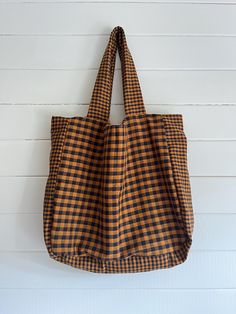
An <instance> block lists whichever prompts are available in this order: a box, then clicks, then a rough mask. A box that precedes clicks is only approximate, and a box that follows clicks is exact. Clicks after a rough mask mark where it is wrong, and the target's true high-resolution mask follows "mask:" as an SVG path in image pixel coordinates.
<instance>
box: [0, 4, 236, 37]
mask: <svg viewBox="0 0 236 314" xmlns="http://www.w3.org/2000/svg"><path fill="white" fill-rule="evenodd" d="M0 4H1V3H0ZM94 36H96V37H98V36H101V37H103V36H106V37H108V36H109V34H108V33H106V34H99V33H91V34H89V33H59V34H58V33H0V37H94ZM127 37H199V38H201V37H236V33H235V34H225V33H220V34H213V33H209V34H202V33H199V34H197V33H195V34H190V33H186V34H183V33H180V34H172V33H166V34H163V33H151V34H150V33H147V34H145V33H143V34H130V35H127Z"/></svg>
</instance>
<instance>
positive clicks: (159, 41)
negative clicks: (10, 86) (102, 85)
mask: <svg viewBox="0 0 236 314" xmlns="http://www.w3.org/2000/svg"><path fill="white" fill-rule="evenodd" d="M107 41H108V36H55V37H53V36H50V37H45V36H20V37H19V36H2V37H0V47H1V50H0V68H1V69H6V68H12V69H22V68H27V69H91V68H98V66H99V64H100V61H101V58H102V54H103V52H104V49H105V47H106V44H107ZM128 43H129V48H130V50H131V52H132V55H133V58H134V60H135V64H136V67H137V69H183V68H184V69H193V68H195V69H203V68H204V69H232V68H236V60H235V54H236V37H232V36H231V37H220V36H217V37H195V36H194V37H176V36H174V37H173V36H172V37H165V36H160V37H158V36H157V37H154V36H147V37H143V36H140V37H139V36H138V37H137V36H128ZM117 59H118V56H117Z"/></svg>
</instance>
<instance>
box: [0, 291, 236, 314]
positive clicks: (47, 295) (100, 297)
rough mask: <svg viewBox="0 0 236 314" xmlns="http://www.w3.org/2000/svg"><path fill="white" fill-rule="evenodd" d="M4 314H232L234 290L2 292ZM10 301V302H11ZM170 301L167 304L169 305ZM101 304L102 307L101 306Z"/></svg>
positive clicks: (233, 309) (235, 307) (0, 307)
mask: <svg viewBox="0 0 236 314" xmlns="http://www.w3.org/2000/svg"><path fill="white" fill-rule="evenodd" d="M0 298H1V300H2V302H1V304H0V309H1V312H2V313H4V314H12V313H17V314H32V313H34V314H65V313H67V312H68V309H70V314H77V313H78V309H79V311H80V313H83V314H92V313H96V314H110V313H113V314H120V313H123V314H130V313H133V311H135V314H143V313H145V314H153V313H154V312H155V313H165V314H173V313H175V314H183V311H184V310H185V309H186V313H187V310H188V312H189V313H191V314H199V313H208V314H222V313H227V314H234V313H235V309H236V291H235V290H224V289H219V290H147V289H142V288H138V289H136V290H128V289H122V290H119V289H116V290H109V289H102V290H99V289H97V290H95V289H91V290H90V289H89V290H81V289H79V290H78V289H77V290H75V289H69V290H68V289H60V290H50V289H47V290H27V289H25V290H19V289H18V290H2V291H0ZM12 300H14V302H12ZM170 300H171V302H170ZM104 305H105V306H104Z"/></svg>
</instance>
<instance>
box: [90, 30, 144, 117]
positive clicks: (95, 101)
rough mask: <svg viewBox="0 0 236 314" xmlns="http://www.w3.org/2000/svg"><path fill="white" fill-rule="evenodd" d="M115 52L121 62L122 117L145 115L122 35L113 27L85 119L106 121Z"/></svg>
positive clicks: (137, 81) (130, 58)
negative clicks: (123, 113) (123, 108)
mask: <svg viewBox="0 0 236 314" xmlns="http://www.w3.org/2000/svg"><path fill="white" fill-rule="evenodd" d="M117 49H118V51H119V56H120V60H121V71H122V83H123V94H124V106H125V114H126V115H127V116H130V115H139V114H146V111H145V107H144V103H143V97H142V92H141V88H140V85H139V79H138V76H137V72H136V69H135V65H134V61H133V58H132V56H131V54H130V51H129V48H128V46H127V42H126V37H125V32H124V30H123V28H122V27H120V26H117V27H115V28H114V29H113V31H112V32H111V35H110V38H109V42H108V45H107V47H106V50H105V53H104V55H103V58H102V61H101V65H100V68H99V71H98V75H97V78H96V82H95V86H94V89H93V94H92V99H91V103H90V105H89V109H88V114H87V117H91V118H94V119H98V120H103V121H108V120H109V115H110V104H111V96H112V85H113V79H114V71H115V62H116V52H117Z"/></svg>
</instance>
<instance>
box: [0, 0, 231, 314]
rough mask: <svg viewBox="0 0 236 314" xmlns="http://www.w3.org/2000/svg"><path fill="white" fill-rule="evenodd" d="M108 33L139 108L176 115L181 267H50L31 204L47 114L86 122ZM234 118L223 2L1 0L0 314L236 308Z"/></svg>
mask: <svg viewBox="0 0 236 314" xmlns="http://www.w3.org/2000/svg"><path fill="white" fill-rule="evenodd" d="M116 25H121V26H123V27H124V28H125V30H126V32H127V36H128V42H129V46H130V50H131V51H132V53H133V56H134V59H135V63H136V66H137V69H138V74H139V77H140V81H141V84H142V90H143V96H144V99H145V103H146V109H147V111H148V112H150V113H182V114H183V115H184V122H185V130H186V134H187V136H188V140H189V169H190V174H191V183H192V192H193V203H194V211H195V230H194V241H193V246H192V248H191V252H190V255H189V258H188V260H187V262H185V263H184V264H182V265H179V266H177V267H174V268H172V269H168V270H162V271H154V272H150V273H139V274H127V275H99V274H93V273H88V272H85V271H80V270H76V269H73V268H70V267H68V266H65V265H62V264H59V263H56V262H54V261H52V260H51V259H49V257H48V255H47V252H46V250H45V245H44V242H43V234H42V201H43V194H44V188H45V180H46V176H47V174H48V158H49V148H50V134H49V127H50V118H51V116H52V115H67V116H72V115H81V116H83V115H85V114H86V112H87V104H88V103H89V100H90V97H91V92H92V87H93V84H94V80H95V75H96V71H97V68H98V65H99V63H100V59H101V57H102V53H103V51H104V48H105V44H106V42H107V39H108V34H109V32H110V31H111V30H112V28H113V27H115V26H116ZM118 65H119V64H118ZM117 74H118V78H119V80H118V79H117V77H116V79H115V86H114V88H115V89H114V93H113V106H112V121H113V123H119V121H121V119H122V118H123V108H122V106H120V105H119V104H121V103H122V98H121V95H120V92H121V82H120V73H119V71H117ZM235 121H236V1H235V0H231V1H230V0H229V1H227V0H207V1H204V0H201V1H200V0H182V1H178V0H172V1H164V0H163V1H155V0H152V1H148V0H146V1H145V0H143V1H137V2H136V1H127V2H126V1H125V0H118V1H103V2H102V3H100V2H99V1H95V0H93V1H91V2H90V1H81V2H79V1H77V0H73V1H70V0H63V1H62V0H61V1H60V0H42V1H40V0H36V1H33V0H31V1H23V0H15V1H1V0H0V191H1V192H0V193H1V195H0V314H66V313H70V314H75V313H76V314H77V313H81V314H118V313H119V314H121V313H124V314H154V313H161V314H179V313H181V314H189V313H191V314H199V313H202V314H222V313H224V314H233V313H236V227H235V226H236V123H235Z"/></svg>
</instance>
